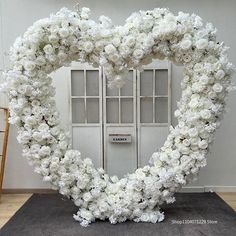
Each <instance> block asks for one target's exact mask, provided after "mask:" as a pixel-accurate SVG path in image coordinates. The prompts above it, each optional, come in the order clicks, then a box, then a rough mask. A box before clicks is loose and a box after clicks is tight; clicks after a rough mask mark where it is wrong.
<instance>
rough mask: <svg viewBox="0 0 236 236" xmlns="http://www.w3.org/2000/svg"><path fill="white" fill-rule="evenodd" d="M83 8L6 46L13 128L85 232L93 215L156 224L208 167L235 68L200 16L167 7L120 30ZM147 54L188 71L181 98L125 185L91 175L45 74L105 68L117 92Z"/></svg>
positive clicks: (25, 152) (37, 168)
mask: <svg viewBox="0 0 236 236" xmlns="http://www.w3.org/2000/svg"><path fill="white" fill-rule="evenodd" d="M89 12H90V11H89V9H88V8H82V9H81V10H80V11H79V12H72V11H70V10H67V9H65V8H63V9H62V10H60V11H59V12H58V13H56V14H54V15H51V16H50V17H49V18H46V19H42V20H39V21H37V22H36V23H34V25H33V26H31V27H30V28H29V29H28V30H27V31H26V32H25V33H24V35H23V36H22V37H20V38H18V39H16V41H15V43H14V46H13V47H12V48H11V61H12V65H11V68H10V70H9V71H7V72H6V74H5V78H6V85H7V86H6V87H7V91H8V94H9V98H10V113H11V118H10V122H11V123H13V124H15V125H16V126H17V127H18V128H19V133H18V137H17V139H18V141H19V142H20V143H21V144H22V145H23V155H24V156H25V157H27V158H28V160H29V162H30V163H31V164H32V165H33V166H34V169H35V171H36V172H37V173H39V174H41V175H42V176H43V179H44V181H49V182H51V183H52V185H53V188H54V189H58V190H59V192H60V193H61V194H63V195H65V196H67V197H68V198H70V199H72V200H73V201H74V203H75V204H76V205H77V206H78V207H79V210H78V212H77V214H75V215H74V218H75V219H76V220H78V221H79V222H81V224H82V225H83V226H86V225H88V224H89V223H91V222H93V221H95V219H101V220H105V219H109V220H110V222H111V223H117V222H123V221H126V220H127V219H130V220H134V221H136V222H139V221H142V222H152V223H155V222H157V221H162V220H163V219H164V214H163V213H162V212H160V208H159V207H160V205H161V204H163V203H164V202H166V203H171V202H173V201H174V200H175V199H174V197H173V195H174V193H175V192H176V191H177V190H179V189H180V188H181V186H183V185H185V184H187V183H188V182H189V181H190V180H192V179H193V177H194V176H196V175H197V173H198V172H199V169H200V168H201V167H202V166H205V165H206V154H207V151H208V148H209V144H210V143H211V142H212V140H213V134H214V132H215V130H216V128H217V127H218V126H219V124H220V123H219V120H220V118H221V117H222V113H223V111H224V107H225V98H226V95H227V94H228V90H229V89H230V87H231V85H230V80H231V74H232V69H231V68H232V65H231V63H229V62H228V59H227V55H226V51H227V48H226V47H225V46H224V45H223V44H222V43H218V42H217V41H216V36H215V33H216V29H215V28H214V27H213V26H212V24H210V23H208V24H206V25H203V23H202V20H201V18H200V17H199V16H196V15H194V14H193V15H189V14H186V13H183V12H179V13H178V15H176V16H175V15H173V14H172V13H171V12H170V11H169V10H167V9H161V8H157V9H154V10H152V11H140V12H138V13H134V14H132V15H131V16H130V17H129V18H128V19H127V20H126V23H125V25H124V26H115V27H114V26H113V25H112V22H111V20H110V19H109V18H107V17H105V16H101V17H100V18H99V23H96V22H94V21H92V20H90V19H89ZM153 58H158V59H164V58H168V59H169V60H170V61H172V62H175V63H180V64H182V65H184V78H183V80H182V83H181V86H182V97H181V100H180V101H179V102H178V109H177V110H176V111H175V116H176V117H177V119H178V125H177V126H176V127H175V128H173V127H172V128H171V129H170V133H169V135H168V138H167V140H166V142H165V144H164V146H163V147H162V148H161V149H160V151H159V152H155V153H153V155H152V163H153V164H152V165H150V166H145V167H143V168H139V169H137V170H136V171H135V172H134V173H132V174H128V175H126V176H125V177H124V178H122V179H118V178H117V177H115V176H114V177H111V178H110V177H109V176H108V175H107V174H105V173H104V170H103V169H95V168H94V167H93V164H92V162H91V160H90V159H88V158H86V159H82V158H81V154H80V152H79V151H76V150H71V149H70V146H69V141H68V137H67V135H66V133H65V131H64V130H63V129H61V127H60V118H59V114H58V112H57V109H56V105H55V101H54V99H53V96H54V93H55V92H54V88H53V87H52V84H51V82H52V80H51V78H50V77H49V76H48V74H49V73H51V72H52V71H54V70H56V69H58V68H60V67H61V66H64V65H68V64H69V63H71V62H72V61H78V60H79V61H81V62H89V63H91V64H93V65H95V66H97V65H102V66H103V67H104V68H105V73H106V76H107V77H108V78H109V81H110V82H109V85H110V86H111V87H113V86H122V85H123V79H122V78H123V77H124V76H125V74H126V73H127V70H128V68H138V69H139V68H141V67H142V65H144V64H148V63H150V62H151V61H152V59H153Z"/></svg>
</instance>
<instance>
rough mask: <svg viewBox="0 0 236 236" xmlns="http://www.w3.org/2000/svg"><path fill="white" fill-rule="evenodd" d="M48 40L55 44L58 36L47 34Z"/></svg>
mask: <svg viewBox="0 0 236 236" xmlns="http://www.w3.org/2000/svg"><path fill="white" fill-rule="evenodd" d="M48 40H49V42H50V43H52V44H55V43H57V42H58V41H59V37H58V36H57V35H56V34H51V35H49V36H48Z"/></svg>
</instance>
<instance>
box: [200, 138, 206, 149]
mask: <svg viewBox="0 0 236 236" xmlns="http://www.w3.org/2000/svg"><path fill="white" fill-rule="evenodd" d="M198 146H199V148H201V149H206V148H207V147H208V143H207V141H206V140H204V139H203V140H201V141H199V143H198Z"/></svg>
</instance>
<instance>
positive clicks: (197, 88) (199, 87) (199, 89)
mask: <svg viewBox="0 0 236 236" xmlns="http://www.w3.org/2000/svg"><path fill="white" fill-rule="evenodd" d="M204 89H205V85H204V84H201V83H198V82H195V83H193V85H192V91H193V92H197V93H200V92H202V91H203V90H204Z"/></svg>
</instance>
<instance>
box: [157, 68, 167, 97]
mask: <svg viewBox="0 0 236 236" xmlns="http://www.w3.org/2000/svg"><path fill="white" fill-rule="evenodd" d="M155 87H156V88H155V94H156V95H168V70H156V71H155Z"/></svg>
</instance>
